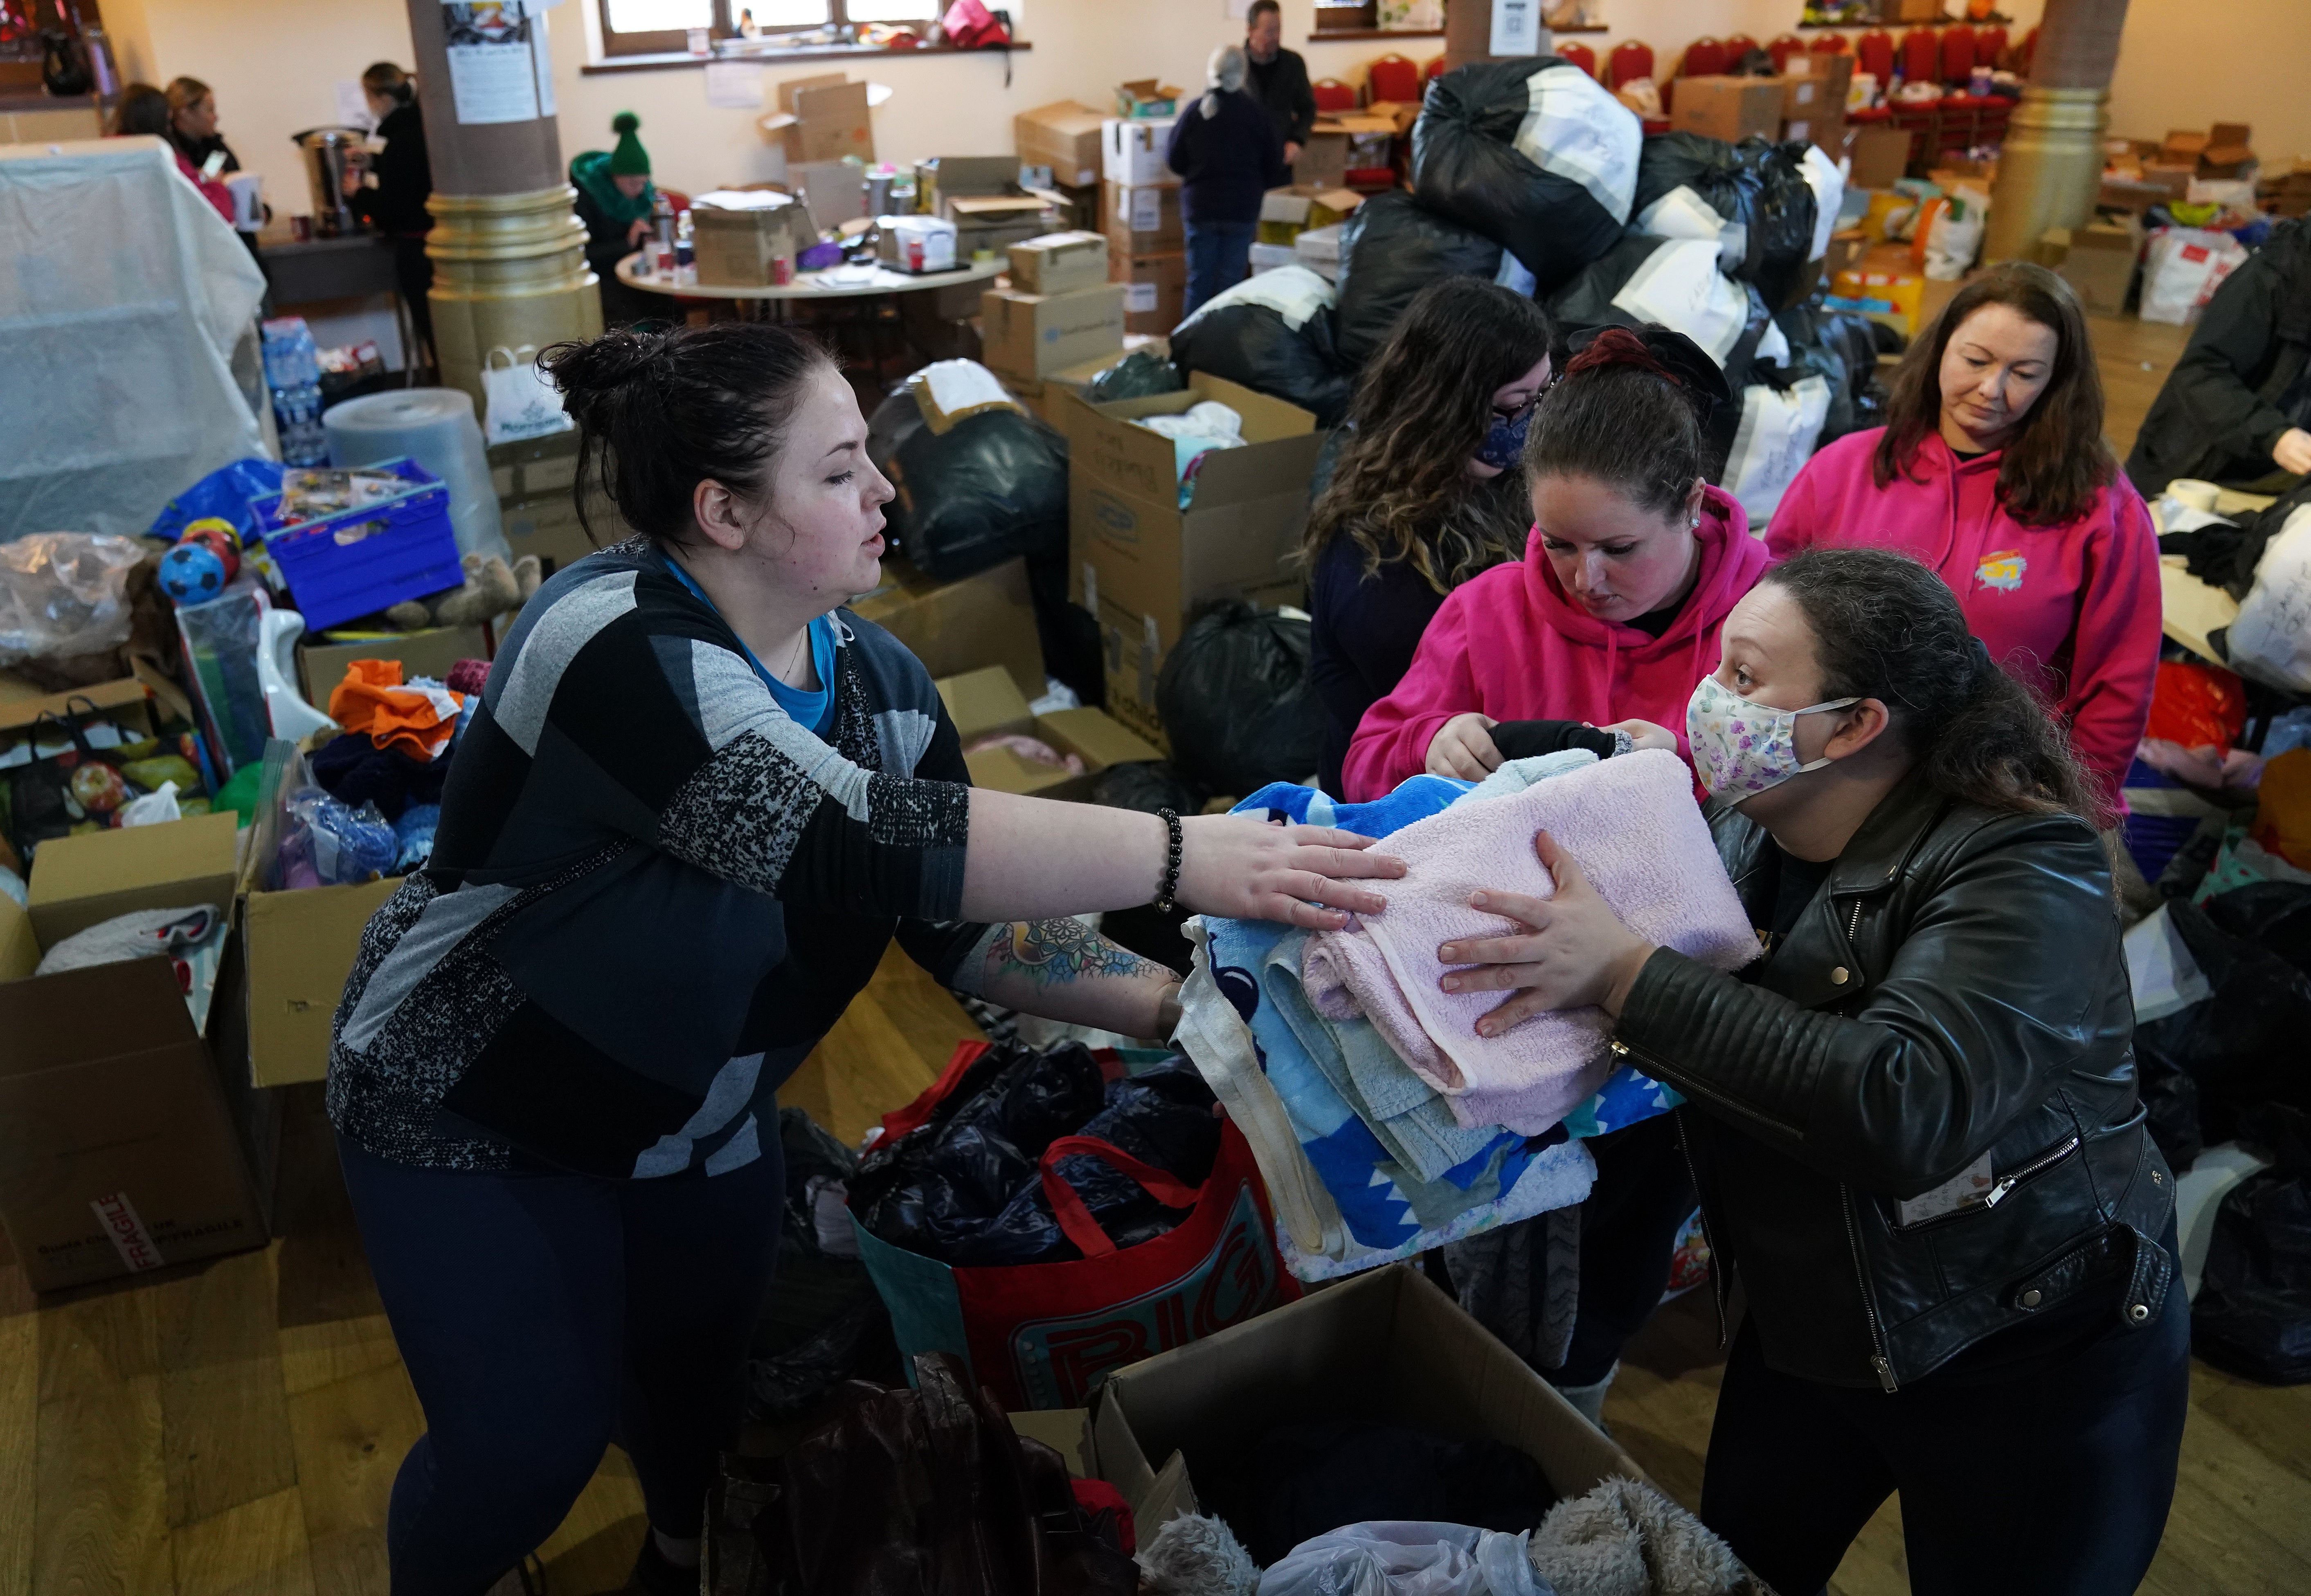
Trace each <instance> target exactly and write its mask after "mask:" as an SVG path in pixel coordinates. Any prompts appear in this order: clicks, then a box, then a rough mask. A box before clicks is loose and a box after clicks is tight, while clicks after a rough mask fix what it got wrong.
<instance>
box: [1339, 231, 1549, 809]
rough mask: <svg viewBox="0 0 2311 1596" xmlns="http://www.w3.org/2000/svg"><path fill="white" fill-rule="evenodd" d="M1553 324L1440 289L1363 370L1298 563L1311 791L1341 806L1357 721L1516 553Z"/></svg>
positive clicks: (1506, 294) (1425, 297)
mask: <svg viewBox="0 0 2311 1596" xmlns="http://www.w3.org/2000/svg"><path fill="white" fill-rule="evenodd" d="M1555 340H1556V327H1554V325H1553V324H1552V323H1551V322H1550V320H1549V318H1548V311H1546V310H1542V309H1541V308H1540V307H1539V305H1537V304H1535V303H1534V302H1533V301H1530V300H1529V299H1526V298H1525V297H1524V296H1522V294H1518V293H1513V292H1510V291H1509V290H1508V289H1505V288H1502V287H1500V286H1498V285H1497V284H1495V283H1488V282H1486V281H1484V280H1483V279H1481V278H1477V277H1447V278H1445V279H1443V281H1441V282H1437V283H1430V284H1429V285H1428V286H1427V287H1426V288H1425V289H1423V290H1421V291H1420V292H1419V293H1418V294H1417V296H1415V298H1414V299H1413V301H1412V303H1411V304H1410V306H1408V308H1407V309H1406V310H1405V313H1404V315H1403V318H1401V319H1400V320H1399V321H1398V323H1397V325H1396V330H1395V331H1394V332H1393V333H1391V335H1390V336H1389V340H1388V342H1387V344H1384V345H1383V346H1382V349H1381V352H1380V353H1378V354H1377V355H1375V356H1374V357H1373V360H1372V363H1371V364H1370V365H1368V366H1366V367H1365V373H1364V377H1363V379H1362V380H1361V381H1360V382H1359V383H1358V385H1357V388H1356V402H1355V405H1354V406H1353V407H1352V408H1351V409H1350V411H1349V413H1348V426H1347V428H1345V429H1343V430H1342V432H1340V433H1339V438H1340V440H1341V448H1340V452H1339V458H1338V460H1337V463H1336V464H1335V465H1334V467H1333V468H1332V472H1331V475H1330V480H1329V482H1327V483H1325V484H1322V485H1321V488H1320V491H1319V493H1318V494H1317V498H1316V502H1315V505H1314V507H1313V508H1312V510H1310V512H1309V516H1308V531H1307V536H1306V539H1305V541H1304V544H1303V545H1302V548H1301V554H1302V556H1303V558H1304V559H1305V560H1306V561H1307V563H1308V601H1309V609H1310V611H1311V612H1312V615H1314V617H1315V629H1314V637H1313V639H1312V654H1311V657H1310V663H1309V668H1310V673H1311V676H1312V679H1313V681H1314V683H1315V685H1316V692H1317V694H1318V696H1319V697H1320V698H1321V700H1322V701H1323V705H1324V752H1323V761H1322V763H1321V766H1320V767H1319V770H1318V775H1317V780H1318V781H1319V783H1320V784H1321V786H1322V787H1323V789H1324V790H1325V791H1326V792H1329V793H1331V794H1333V795H1334V796H1335V797H1339V796H1343V793H1342V788H1341V780H1340V761H1341V759H1342V757H1343V756H1344V755H1345V754H1347V748H1348V739H1349V738H1350V737H1353V736H1355V735H1356V722H1357V721H1358V720H1362V719H1363V718H1364V712H1365V711H1366V710H1367V709H1370V708H1371V707H1372V705H1373V703H1374V701H1376V700H1378V699H1381V698H1384V697H1386V696H1387V695H1388V694H1389V693H1391V691H1393V690H1394V688H1395V686H1396V685H1397V683H1398V682H1399V681H1400V680H1402V679H1403V676H1404V673H1405V670H1406V669H1407V667H1409V666H1410V665H1411V663H1412V656H1413V654H1414V652H1415V650H1417V649H1418V648H1419V646H1420V635H1421V633H1422V632H1424V631H1425V630H1426V628H1427V625H1428V623H1429V620H1430V619H1431V617H1433V616H1434V615H1435V614H1436V611H1437V608H1438V606H1441V605H1442V604H1443V602H1444V596H1445V595H1446V594H1448V593H1450V592H1451V591H1452V589H1455V588H1457V587H1459V586H1460V585H1461V583H1462V582H1464V581H1467V580H1469V578H1470V577H1472V576H1475V575H1477V574H1478V572H1479V571H1487V570H1490V569H1491V568H1492V567H1493V566H1496V565H1498V564H1502V563H1505V562H1509V561H1513V560H1515V559H1516V558H1518V557H1519V556H1520V555H1522V554H1523V553H1524V545H1525V529H1526V528H1527V527H1529V526H1530V524H1531V520H1532V514H1531V509H1530V506H1529V505H1528V504H1527V503H1526V501H1525V492H1524V474H1523V472H1522V470H1521V469H1519V466H1518V462H1519V461H1520V460H1521V459H1522V457H1523V454H1524V440H1525V432H1526V429H1527V428H1528V426H1529V425H1530V423H1531V420H1532V413H1533V408H1534V406H1536V404H1537V403H1538V402H1539V397H1540V395H1541V393H1542V391H1543V390H1544V389H1545V388H1547V387H1548V382H1549V378H1550V375H1551V373H1552V370H1553V368H1552V367H1551V366H1550V363H1549V346H1550V344H1553V343H1554V342H1555Z"/></svg>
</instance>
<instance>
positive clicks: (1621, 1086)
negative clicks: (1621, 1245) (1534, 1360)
mask: <svg viewBox="0 0 2311 1596" xmlns="http://www.w3.org/2000/svg"><path fill="white" fill-rule="evenodd" d="M1263 811H1264V812H1266V813H1267V814H1268V815H1269V816H1270V817H1272V818H1276V819H1282V820H1288V821H1293V822H1297V823H1304V824H1313V825H1334V826H1339V827H1340V828H1342V829H1344V830H1347V831H1353V832H1356V833H1361V834H1363V835H1365V836H1370V837H1376V838H1384V839H1386V841H1384V842H1381V843H1379V844H1377V846H1378V847H1379V849H1380V850H1382V851H1385V852H1389V853H1392V854H1395V855H1397V856H1398V857H1400V858H1401V859H1404V860H1405V862H1406V864H1407V866H1408V871H1407V874H1406V875H1405V876H1404V877H1403V878H1402V879H1400V880H1398V881H1395V882H1392V883H1391V884H1390V885H1389V886H1388V888H1387V892H1388V897H1389V907H1388V909H1387V910H1386V911H1384V912H1383V913H1382V914H1378V915H1373V916H1369V917H1360V918H1357V919H1355V920H1351V922H1350V924H1349V926H1348V928H1347V929H1344V930H1340V931H1319V932H1309V931H1304V930H1297V929H1293V928H1290V927H1286V926H1279V925H1275V924H1271V923H1267V922H1261V921H1251V920H1217V919H1206V920H1202V921H1201V922H1191V925H1190V933H1191V936H1193V937H1194V938H1195V940H1196V942H1197V945H1198V946H1197V955H1196V967H1195V971H1194V973H1193V974H1192V975H1191V976H1190V981H1189V982H1188V986H1187V988H1186V990H1184V992H1183V993H1182V1007H1183V1010H1184V1011H1185V1012H1184V1019H1183V1023H1182V1029H1181V1033H1180V1040H1181V1042H1182V1045H1183V1046H1185V1048H1186V1049H1187V1051H1188V1053H1189V1055H1190V1057H1191V1058H1192V1059H1193V1060H1195V1062H1196V1064H1197V1066H1198V1067H1199V1068H1200V1069H1201V1070H1202V1071H1203V1073H1204V1075H1205V1077H1206V1079H1207V1080H1208V1081H1209V1082H1210V1083H1211V1085H1212V1087H1213V1090H1214V1091H1215V1092H1216V1093H1217V1095H1218V1096H1219V1097H1220V1099H1221V1101H1222V1102H1223V1103H1225V1104H1226V1105H1227V1107H1228V1110H1229V1112H1230V1115H1231V1117H1232V1118H1234V1120H1235V1121H1236V1123H1237V1124H1238V1126H1239V1127H1241V1128H1242V1129H1243V1131H1244V1134H1245V1136H1246V1138H1247V1139H1248V1140H1249V1141H1250V1142H1251V1147H1252V1151H1253V1154H1254V1156H1255V1157H1256V1158H1257V1159H1258V1160H1259V1162H1260V1173H1261V1175H1262V1177H1263V1178H1264V1179H1265V1180H1266V1181H1267V1182H1268V1187H1269V1194H1270V1196H1271V1197H1272V1198H1273V1199H1274V1200H1275V1203H1276V1208H1277V1217H1278V1241H1279V1243H1280V1244H1281V1245H1282V1248H1283V1252H1284V1256H1285V1260H1286V1263H1287V1264H1288V1265H1289V1266H1290V1267H1291V1268H1292V1269H1293V1271H1294V1273H1295V1274H1296V1275H1298V1276H1299V1277H1300V1278H1303V1279H1321V1278H1329V1277H1330V1276H1334V1275H1339V1274H1344V1273H1347V1272H1350V1271H1352V1270H1355V1269H1366V1268H1370V1267H1372V1266H1373V1265H1374V1264H1375V1263H1379V1262H1382V1261H1386V1260H1391V1259H1396V1258H1404V1257H1409V1256H1411V1255H1413V1254H1414V1253H1417V1252H1424V1251H1426V1250H1427V1249H1428V1248H1431V1247H1436V1246H1442V1245H1443V1244H1444V1243H1449V1242H1454V1241H1459V1240H1461V1239H1463V1238H1465V1237H1468V1236H1470V1235H1474V1234H1478V1233H1479V1232H1482V1231H1486V1230H1489V1229H1492V1228H1495V1227H1496V1226H1498V1225H1507V1224H1513V1223H1515V1222H1516V1221H1518V1220H1522V1219H1527V1218H1530V1217H1533V1216H1534V1215H1536V1214H1540V1213H1545V1212H1548V1211H1549V1210H1551V1209H1554V1208H1563V1207H1565V1206H1567V1205H1568V1204H1571V1203H1575V1202H1579V1201H1580V1200H1582V1199H1583V1198H1584V1197H1586V1196H1587V1195H1588V1189H1589V1184H1590V1182H1591V1180H1592V1178H1593V1175H1594V1172H1595V1164H1594V1163H1593V1161H1592V1159H1591V1158H1590V1157H1589V1156H1588V1154H1587V1152H1586V1151H1585V1150H1584V1149H1583V1148H1582V1147H1580V1145H1579V1143H1580V1141H1581V1139H1582V1138H1586V1137H1589V1136H1593V1135H1597V1134H1599V1133H1600V1132H1602V1131H1606V1130H1612V1129H1619V1128H1620V1127H1622V1126H1624V1125H1629V1124H1634V1123H1635V1122H1636V1121H1640V1120H1644V1119H1648V1118H1651V1117H1652V1116H1653V1115H1654V1114H1657V1113H1661V1112H1666V1111H1667V1110H1668V1109H1670V1108H1672V1107H1675V1106H1676V1105H1677V1103H1679V1101H1681V1100H1680V1099H1679V1097H1678V1095H1676V1093H1674V1092H1673V1091H1671V1090H1670V1088H1668V1087H1667V1086H1662V1085H1661V1084H1660V1083H1658V1082H1655V1081H1653V1080H1651V1079H1649V1078H1648V1077H1644V1076H1642V1075H1639V1074H1637V1073H1636V1072H1635V1071H1634V1070H1632V1069H1629V1068H1626V1067H1624V1068H1619V1069H1618V1070H1616V1069H1615V1068H1613V1066H1612V1060H1611V1056H1610V1053H1609V1050H1608V1047H1607V1042H1608V1041H1609V1036H1608V1026H1607V1024H1606V1021H1605V1017H1604V1016H1603V1015H1602V1014H1601V1013H1600V1011H1598V1010H1596V1009H1594V1008H1588V1009H1575V1010H1568V1011H1565V1012H1564V1013H1557V1014H1544V1015H1537V1016H1533V1017H1532V1018H1530V1019H1528V1020H1526V1021H1525V1022H1524V1023H1523V1024H1522V1025H1518V1026H1515V1027H1514V1028H1513V1029H1512V1030H1510V1031H1508V1032H1507V1033H1504V1034H1503V1035H1500V1036H1497V1037H1482V1036H1479V1035H1478V1034H1477V1031H1476V1023H1477V1021H1478V1019H1479V1018H1480V1017H1482V1016H1484V1015H1485V1014H1487V1013H1488V1012H1490V1011H1491V1010H1492V1009H1493V1008H1495V1007H1498V1006H1499V1004H1500V1003H1501V1002H1502V1001H1503V1000H1504V998H1505V996H1506V994H1504V993H1501V992H1497V991H1483V992H1469V993H1450V992H1446V991H1443V990H1442V989H1441V988H1440V986H1439V984H1438V983H1439V981H1440V980H1441V978H1442V977H1443V975H1444V973H1445V972H1446V971H1445V967H1444V966H1443V964H1440V963H1438V961H1437V958H1436V949H1437V947H1438V946H1440V945H1441V944H1443V943H1444V942H1447V941H1450V940H1452V939H1453V938H1471V937H1488V936H1497V935H1502V934H1506V933H1513V932H1514V931H1515V930H1517V929H1519V928H1518V927H1517V926H1516V925H1515V924H1514V922H1513V921H1510V920H1504V919H1502V918H1501V917H1499V916H1497V915H1492V914H1487V913H1484V912H1481V911H1477V910H1473V909H1471V908H1469V895H1470V894H1472V893H1474V892H1476V891H1478V890H1479V889H1484V890H1490V891H1505V892H1514V893H1522V894H1527V895H1529V896H1533V897H1547V896H1548V895H1550V894H1551V893H1553V891H1554V890H1555V885H1554V883H1553V882H1552V880H1551V879H1550V877H1549V875H1548V871H1547V870H1546V869H1545V868H1543V867H1542V866H1541V864H1540V861H1539V855H1538V854H1537V853H1536V852H1535V850H1534V847H1533V837H1534V834H1535V833H1537V832H1539V831H1543V830H1546V831H1548V832H1549V833H1552V834H1553V835H1554V836H1555V837H1556V839H1557V842H1559V843H1560V844H1561V845H1562V846H1563V847H1565V849H1566V850H1568V851H1569V852H1571V853H1572V854H1573V855H1574V858H1576V859H1578V860H1579V861H1580V863H1581V866H1582V868H1583V871H1584V872H1585V873H1586V875H1587V876H1588V878H1589V880H1590V881H1591V882H1592V884H1593V885H1595V886H1596V888H1597V890H1598V891H1599V893H1600V894H1601V895H1602V896H1603V897H1604V898H1605V900H1606V902H1607V903H1609V904H1611V905H1612V907H1613V909H1614V910H1615V911H1616V912H1617V913H1618V914H1619V915H1620V917H1621V919H1622V920H1623V921H1624V922H1625V923H1626V924H1627V925H1628V926H1629V928H1630V929H1632V930H1634V931H1635V932H1637V933H1638V934H1639V935H1640V936H1643V937H1644V938H1646V939H1647V940H1648V941H1651V942H1653V943H1656V944H1659V945H1660V946H1664V947H1672V948H1675V949H1677V950H1678V951H1679V952H1680V953H1683V954H1685V955H1688V956H1690V957H1692V958H1695V959H1697V960H1699V961H1701V962H1702V963H1704V964H1709V965H1711V966H1713V967H1714V968H1717V969H1721V970H1733V969H1737V968H1739V967H1740V965H1742V964H1746V963H1747V962H1749V960H1750V959H1752V958H1754V957H1755V956H1756V955H1757V938H1756V936H1755V934H1754V933H1753V932H1752V930H1751V929H1750V926H1749V918H1748V916H1747V915H1746V914H1745V913H1744V912H1743V911H1742V908H1741V903H1740V898H1739V897H1738V896H1737V895H1736V894H1735V893H1734V891H1733V886H1732V883H1731V881H1730V880H1729V879H1727V877H1726V875H1725V870H1724V868H1723V866H1722V864H1720V863H1719V861H1718V858H1717V853H1716V850H1715V849H1714V846H1713V845H1712V843H1711V842H1710V837H1709V828H1708V825H1707V824H1706V823H1705V821H1704V820H1703V819H1702V816H1701V813H1700V811H1699V809H1698V808H1697V807H1696V806H1695V804H1694V802H1693V797H1692V778H1691V775H1690V773H1689V772H1687V769H1686V767H1685V765H1684V763H1682V762H1681V761H1680V760H1679V759H1678V757H1677V756H1676V755H1675V754H1669V753H1666V752H1651V751H1649V752H1640V753H1635V754H1625V755H1623V756H1621V757H1620V758H1618V759H1614V760H1611V761H1608V762H1602V763H1600V762H1599V761H1598V760H1597V758H1596V756H1595V755H1593V754H1589V753H1586V752H1584V751H1573V752H1568V753H1563V754H1548V755H1546V756H1544V757H1541V758H1538V759H1528V760H1518V761H1513V762H1511V763H1509V764H1507V765H1504V766H1503V767H1502V769H1501V770H1499V771H1497V772H1495V773H1494V774H1493V775H1492V776H1491V777H1490V778H1488V779H1487V781H1485V782H1483V783H1482V784H1481V785H1478V786H1474V787H1472V786H1470V784H1469V783H1467V782H1463V781H1449V780H1447V779H1445V778H1443V777H1437V776H1416V777H1414V778H1413V779H1412V780H1411V781H1407V782H1406V783H1405V784H1404V785H1403V786H1401V787H1400V788H1398V789H1396V790H1395V791H1394V792H1392V793H1391V794H1390V795H1389V796H1388V797H1387V798H1382V799H1380V800H1378V801H1376V802H1374V803H1369V804H1335V803H1333V802H1332V801H1331V800H1330V799H1329V798H1326V797H1325V796H1324V795H1323V794H1321V793H1320V792H1316V791H1313V790H1312V789H1308V788H1304V787H1287V786H1284V785H1281V784H1278V785H1275V786H1271V787H1268V788H1264V789H1261V790H1260V791H1259V792H1256V793H1254V794H1252V796H1251V798H1247V799H1245V800H1244V802H1243V804H1242V805H1240V806H1238V809H1237V812H1238V813H1259V812H1263Z"/></svg>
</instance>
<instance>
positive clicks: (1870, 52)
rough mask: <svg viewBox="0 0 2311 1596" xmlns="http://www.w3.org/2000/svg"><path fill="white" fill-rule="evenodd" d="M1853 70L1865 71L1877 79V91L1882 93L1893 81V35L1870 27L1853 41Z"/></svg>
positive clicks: (1889, 87) (1881, 29) (1890, 86)
mask: <svg viewBox="0 0 2311 1596" xmlns="http://www.w3.org/2000/svg"><path fill="white" fill-rule="evenodd" d="M1853 57H1854V60H1853V70H1854V71H1856V72H1866V73H1869V74H1871V76H1873V77H1875V78H1876V79H1877V80H1878V92H1879V93H1880V94H1883V93H1885V92H1888V90H1889V89H1891V88H1892V87H1893V83H1894V36H1893V35H1892V34H1891V33H1888V32H1887V31H1886V30H1885V29H1883V28H1872V29H1871V30H1870V31H1869V32H1867V33H1864V34H1863V35H1862V37H1861V38H1860V39H1857V40H1855V41H1854V46H1853Z"/></svg>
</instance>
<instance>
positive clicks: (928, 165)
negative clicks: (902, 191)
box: [915, 155, 1019, 216]
mask: <svg viewBox="0 0 2311 1596" xmlns="http://www.w3.org/2000/svg"><path fill="white" fill-rule="evenodd" d="M1018 191H1019V158H1018V157H1017V156H1016V155H937V156H934V157H932V158H931V159H930V160H929V161H916V162H915V208H916V209H917V210H920V211H924V212H927V213H929V214H931V215H933V216H945V215H946V214H947V211H946V205H947V202H948V201H949V200H955V199H969V198H972V197H973V196H981V195H989V194H1016V193H1017V192H1018Z"/></svg>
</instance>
